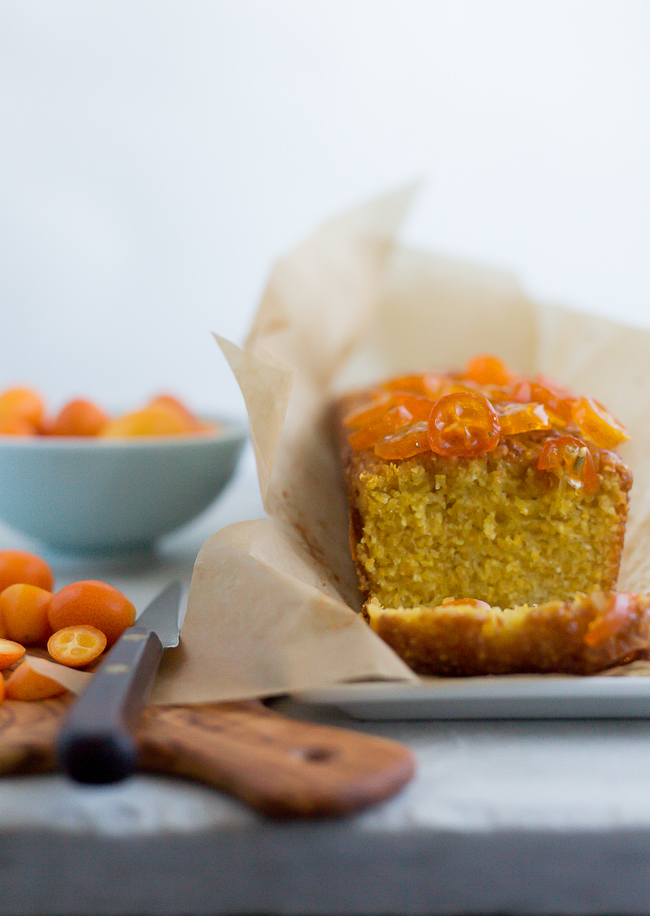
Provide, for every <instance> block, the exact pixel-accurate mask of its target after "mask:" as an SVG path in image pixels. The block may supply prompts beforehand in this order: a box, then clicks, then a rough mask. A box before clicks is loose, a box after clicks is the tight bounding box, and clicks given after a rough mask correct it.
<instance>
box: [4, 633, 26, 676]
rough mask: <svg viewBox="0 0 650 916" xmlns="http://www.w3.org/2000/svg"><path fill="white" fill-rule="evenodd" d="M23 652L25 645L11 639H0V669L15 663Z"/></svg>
mask: <svg viewBox="0 0 650 916" xmlns="http://www.w3.org/2000/svg"><path fill="white" fill-rule="evenodd" d="M24 654H25V647H24V646H21V645H20V643H17V642H14V641H13V640H11V639H0V671H4V669H5V668H9V666H10V665H15V664H16V662H17V661H20V659H21V658H22V657H23V655H24Z"/></svg>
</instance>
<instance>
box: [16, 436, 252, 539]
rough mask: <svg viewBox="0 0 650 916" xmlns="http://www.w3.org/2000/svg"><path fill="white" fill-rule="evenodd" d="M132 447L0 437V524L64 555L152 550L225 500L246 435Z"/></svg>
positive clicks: (119, 442) (155, 440) (137, 441)
mask: <svg viewBox="0 0 650 916" xmlns="http://www.w3.org/2000/svg"><path fill="white" fill-rule="evenodd" d="M221 422H222V426H221V429H220V430H219V431H218V432H215V433H210V434H201V435H191V436H147V437H144V436H143V437H134V438H131V439H94V438H93V439H85V438H84V439H81V438H79V439H75V438H67V437H66V438H64V437H61V438H55V437H52V438H48V437H45V436H43V437H33V438H32V437H22V436H0V520H2V521H3V522H4V523H5V524H6V525H7V526H9V527H10V528H14V529H16V530H17V531H20V532H22V533H23V534H26V535H29V536H30V537H32V538H35V539H36V540H38V541H40V542H42V543H43V544H44V545H47V546H48V547H51V548H54V549H55V550H58V551H63V552H66V553H79V554H84V553H85V554H89V553H90V554H92V553H95V554H112V553H118V552H122V551H127V550H146V549H150V548H151V547H152V546H153V544H154V543H155V541H157V540H158V539H159V538H161V537H162V536H163V535H165V534H167V533H169V532H170V531H174V530H175V529H176V528H179V527H180V526H181V525H184V524H185V523H186V522H189V521H191V520H192V519H193V518H194V517H195V516H197V515H198V514H199V513H200V512H202V511H203V510H204V509H206V508H207V507H208V506H209V505H210V504H211V503H212V502H213V501H214V499H215V498H216V497H217V496H218V495H219V494H220V493H221V491H222V490H223V489H224V487H225V486H226V484H227V483H228V481H229V480H230V478H231V477H232V475H233V473H234V470H235V468H236V466H237V462H238V460H239V457H240V455H241V452H242V449H243V447H244V443H245V442H246V439H247V435H248V433H247V430H246V428H245V427H244V426H243V425H241V424H234V423H228V422H225V423H224V422H223V421H221Z"/></svg>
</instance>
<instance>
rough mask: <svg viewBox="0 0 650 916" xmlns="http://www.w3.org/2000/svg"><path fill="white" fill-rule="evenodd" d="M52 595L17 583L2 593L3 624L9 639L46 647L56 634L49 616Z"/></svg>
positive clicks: (1, 613) (0, 620) (0, 606)
mask: <svg viewBox="0 0 650 916" xmlns="http://www.w3.org/2000/svg"><path fill="white" fill-rule="evenodd" d="M51 601H52V592H50V591H47V590H46V589H44V588H40V587H39V586H38V585H28V584H27V583H24V582H16V583H14V585H9V586H7V588H5V589H4V591H2V592H0V622H1V623H2V625H3V627H4V634H5V636H6V637H7V638H8V639H13V640H14V641H15V642H19V643H22V645H24V646H34V645H44V644H45V642H46V641H47V638H48V636H49V635H50V634H51V632H52V630H51V628H50V622H49V619H48V616H47V612H48V610H49V607H50V602H51Z"/></svg>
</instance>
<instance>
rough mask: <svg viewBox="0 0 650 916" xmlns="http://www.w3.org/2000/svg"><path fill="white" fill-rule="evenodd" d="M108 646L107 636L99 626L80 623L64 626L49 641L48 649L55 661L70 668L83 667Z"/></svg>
mask: <svg viewBox="0 0 650 916" xmlns="http://www.w3.org/2000/svg"><path fill="white" fill-rule="evenodd" d="M105 648H106V636H105V635H104V633H102V631H101V630H98V629H97V627H91V626H90V625H89V624H84V623H78V624H76V625H75V626H73V627H63V628H62V629H61V630H57V631H56V633H53V634H52V635H51V636H50V638H49V639H48V641H47V651H48V652H49V653H50V655H51V656H52V658H53V659H54V661H55V662H59V663H60V664H62V665H67V666H68V667H69V668H83V667H84V665H88V664H90V662H94V661H95V659H96V658H98V656H100V655H101V654H102V652H103V651H104V649H105Z"/></svg>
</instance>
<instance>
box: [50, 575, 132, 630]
mask: <svg viewBox="0 0 650 916" xmlns="http://www.w3.org/2000/svg"><path fill="white" fill-rule="evenodd" d="M48 619H49V622H50V626H51V627H52V630H53V631H54V632H56V631H57V630H61V629H62V628H63V627H70V626H75V625H76V624H90V625H91V626H93V627H97V629H98V630H101V631H102V633H104V634H105V635H106V639H107V642H108V645H109V646H111V645H113V643H114V642H115V641H116V640H117V639H118V638H119V637H120V636H121V635H122V633H123V632H124V630H126V628H127V627H130V626H131V625H132V624H133V623H134V622H135V607H134V606H133V604H132V603H131V602H130V601H129V599H128V598H127V597H126V596H125V595H123V594H122V592H121V591H119V589H117V588H114V587H113V586H112V585H108V583H106V582H98V581H97V580H95V579H87V580H84V581H81V582H72V583H71V584H70V585H66V586H64V588H62V589H60V590H59V591H58V592H55V594H54V595H53V597H52V600H51V602H50V606H49V609H48Z"/></svg>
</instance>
